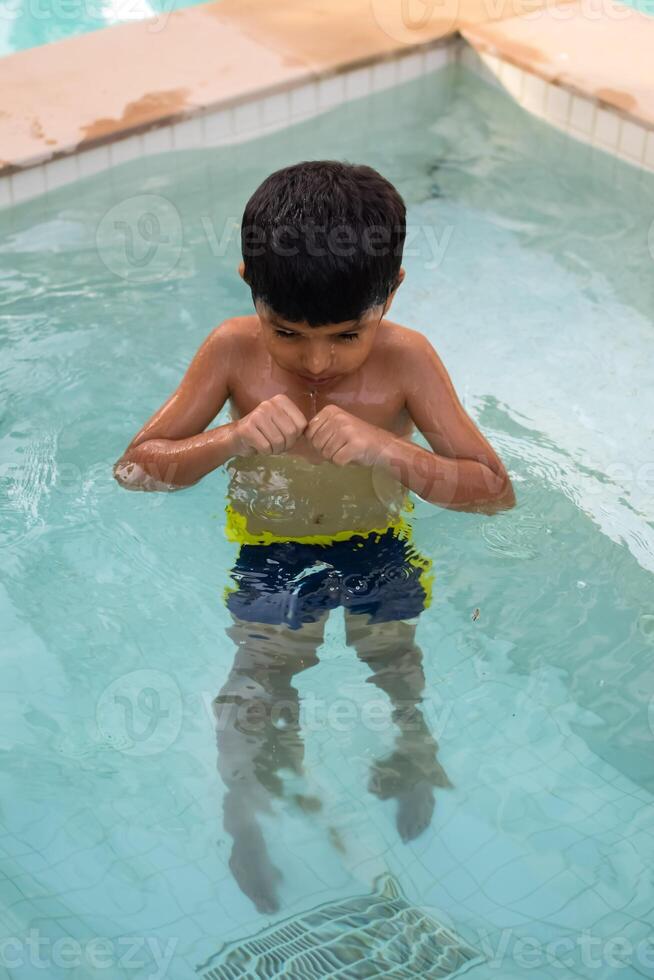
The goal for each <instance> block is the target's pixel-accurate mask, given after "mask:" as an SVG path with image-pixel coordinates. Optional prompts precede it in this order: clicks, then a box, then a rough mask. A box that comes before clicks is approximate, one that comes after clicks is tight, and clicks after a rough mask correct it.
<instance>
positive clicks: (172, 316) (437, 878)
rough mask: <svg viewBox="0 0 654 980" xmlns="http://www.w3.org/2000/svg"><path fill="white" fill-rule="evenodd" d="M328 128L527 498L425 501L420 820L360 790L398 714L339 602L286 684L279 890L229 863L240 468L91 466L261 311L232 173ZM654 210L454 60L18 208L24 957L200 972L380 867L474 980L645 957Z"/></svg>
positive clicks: (15, 376) (8, 460)
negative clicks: (433, 749)
mask: <svg viewBox="0 0 654 980" xmlns="http://www.w3.org/2000/svg"><path fill="white" fill-rule="evenodd" d="M321 157H333V158H341V159H348V160H352V161H365V162H367V163H370V164H371V165H372V166H374V167H377V168H378V169H379V170H380V171H381V172H382V173H384V174H385V175H386V176H388V177H389V179H391V180H392V181H393V182H394V183H395V184H396V185H397V186H398V188H399V190H400V191H401V193H402V194H403V195H404V197H405V200H406V202H407V206H408V211H409V224H410V234H409V237H408V241H407V249H406V252H405V260H404V265H405V268H406V269H407V278H406V281H405V283H404V284H403V286H402V288H401V289H400V290H399V292H398V294H397V297H396V300H395V304H394V307H393V315H394V317H395V318H396V319H397V320H398V321H399V322H401V323H406V324H407V325H409V326H412V327H415V328H419V329H421V330H423V331H424V332H425V333H426V334H427V335H428V336H429V337H430V339H431V340H432V342H433V343H434V345H435V346H436V348H437V349H438V350H439V352H440V353H441V356H442V357H443V360H444V362H445V364H446V366H447V367H448V369H449V371H450V373H451V375H452V378H453V381H454V383H455V386H456V387H457V390H458V391H459V393H460V395H461V397H462V400H463V401H464V404H465V405H466V407H467V409H468V411H470V413H471V414H472V415H473V417H474V418H475V419H476V420H477V422H478V423H479V424H480V425H481V427H482V429H483V431H484V433H485V434H486V435H487V436H488V437H489V439H490V441H491V442H492V444H493V445H494V446H495V447H496V448H497V450H498V452H499V453H500V454H501V456H502V458H503V460H504V462H505V463H506V464H507V466H508V468H509V470H510V472H511V476H512V479H513V482H514V486H515V490H516V494H517V496H518V506H517V507H516V508H515V509H514V510H512V511H509V512H506V513H502V514H500V515H497V516H496V517H493V518H487V517H484V516H480V515H470V514H457V513H451V512H448V511H445V510H439V509H437V508H433V507H431V506H428V505H425V504H423V503H421V502H417V506H416V510H415V512H414V513H413V522H414V537H415V540H416V543H417V545H418V546H419V548H420V549H421V551H422V552H423V553H425V554H426V555H428V556H429V557H430V558H432V559H433V562H434V571H435V576H436V580H435V584H434V593H433V600H432V604H431V606H430V608H429V609H428V610H427V611H426V612H425V613H424V614H423V615H422V616H421V619H420V622H419V625H418V630H417V636H416V638H417V641H418V643H419V644H420V647H421V648H422V651H423V654H424V670H425V674H426V680H427V690H426V696H425V699H424V702H423V705H422V712H423V716H424V719H425V722H426V727H427V730H428V733H429V737H431V738H434V739H436V740H437V741H438V761H439V763H440V765H441V766H442V768H443V771H444V773H445V774H446V776H447V779H448V780H449V782H450V783H451V784H452V785H451V787H450V788H443V789H440V790H438V791H437V794H436V808H435V812H434V816H433V819H432V821H431V824H430V826H429V829H428V830H427V831H425V832H424V833H423V834H422V835H421V836H419V837H418V838H417V839H416V840H414V841H413V842H410V843H408V844H404V843H402V841H401V840H400V838H399V836H398V832H397V829H396V826H395V809H394V805H393V802H392V801H390V800H386V801H384V800H380V799H378V798H377V797H376V796H375V795H373V794H371V793H369V792H368V791H367V782H368V774H369V772H370V770H371V767H373V766H374V761H375V760H380V759H383V758H385V757H388V756H389V754H391V753H392V752H393V751H394V746H395V740H396V735H397V730H396V728H395V726H394V725H392V724H390V722H389V719H388V714H386V715H384V714H383V703H384V702H383V699H380V698H379V692H376V691H375V689H374V688H371V686H370V685H369V684H367V683H366V679H367V677H368V671H367V669H366V668H365V667H364V665H362V664H361V663H360V662H359V661H358V660H357V658H356V656H355V655H354V653H353V651H351V650H349V649H348V648H347V647H346V646H345V644H344V639H343V619H342V611H340V610H339V611H338V612H337V613H335V614H334V613H333V614H332V615H331V616H330V619H329V621H328V625H327V636H326V641H325V644H324V646H323V647H322V648H321V650H320V651H319V658H320V663H319V664H318V665H317V666H315V667H312V668H311V669H310V670H306V671H305V672H304V673H302V674H300V675H299V676H298V678H297V682H296V687H297V690H298V693H299V697H300V699H301V704H302V711H303V716H302V721H303V727H304V752H305V758H304V764H305V769H306V776H305V778H304V779H303V780H302V779H300V778H299V777H298V776H297V774H296V775H292V774H291V773H289V772H288V771H283V772H282V774H281V775H282V779H283V784H284V793H283V794H282V795H279V796H276V795H275V794H274V793H271V807H270V812H269V813H268V814H267V815H266V816H265V817H264V819H263V828H264V835H265V838H266V840H267V842H268V848H269V851H270V857H271V860H272V862H273V864H274V865H275V866H276V867H277V868H279V869H281V870H282V872H283V876H284V877H283V881H282V882H281V886H280V900H281V906H282V907H281V909H280V911H279V912H278V913H276V914H274V915H272V916H268V915H265V914H260V913H258V912H257V911H256V910H255V908H254V906H253V904H252V902H251V901H250V899H248V898H247V897H246V896H245V895H244V894H243V892H242V891H241V890H240V888H239V887H238V885H237V884H236V882H235V880H234V877H233V876H232V874H231V873H230V869H229V866H228V858H229V847H230V844H231V841H230V839H229V837H228V836H227V835H226V834H225V833H224V830H223V826H222V802H223V788H222V784H221V781H220V779H219V776H218V774H217V771H216V761H217V760H216V740H215V730H214V719H213V712H212V702H213V700H214V698H215V697H216V695H217V694H218V691H219V690H220V688H221V687H222V685H223V683H224V681H225V678H226V675H227V672H228V671H229V668H230V666H231V664H232V660H233V656H234V647H233V644H232V641H231V640H230V638H229V637H228V635H226V630H227V629H228V628H229V626H230V618H229V616H228V614H227V610H226V609H225V607H224V605H223V604H222V601H221V596H222V592H223V589H224V586H225V585H226V584H228V578H227V576H228V570H229V568H230V566H231V565H232V563H233V561H234V559H235V557H236V548H235V546H233V545H232V544H231V543H229V542H228V541H226V540H225V538H224V535H223V530H222V529H223V520H224V502H225V490H226V486H227V476H226V474H225V473H224V472H222V471H220V472H216V473H215V474H212V475H211V476H210V477H208V478H206V479H205V480H204V481H202V482H201V483H200V484H199V485H198V486H196V487H193V488H191V489H189V490H187V491H185V492H183V493H178V494H171V495H148V494H128V493H125V492H124V491H121V490H120V489H119V488H118V486H117V485H116V484H115V483H114V482H113V481H112V479H111V469H110V468H111V463H112V462H113V461H114V460H115V459H116V458H117V456H118V455H119V453H120V452H121V451H122V450H123V448H124V447H125V444H126V442H127V441H128V439H129V438H130V437H131V435H132V434H133V433H134V432H135V431H136V430H137V428H138V427H139V425H140V424H141V422H142V421H143V420H144V419H145V418H147V417H148V416H149V414H150V413H151V412H152V410H153V408H154V407H156V406H157V405H158V404H160V402H161V401H162V400H163V398H164V397H165V396H166V395H167V394H168V393H169V392H170V391H171V390H172V389H173V387H174V386H175V385H176V383H177V381H178V379H179V377H180V375H181V373H182V371H183V370H184V368H185V366H186V364H187V363H188V360H189V358H190V356H191V354H192V352H193V351H194V350H195V349H196V347H197V346H198V344H199V342H200V341H201V339H202V338H203V337H204V336H205V335H206V334H207V332H208V331H209V330H210V329H211V327H212V326H214V325H215V324H216V323H218V322H220V320H222V319H223V318H224V317H226V316H229V315H233V314H235V313H238V312H243V311H247V310H248V309H249V297H248V295H247V292H246V289H245V287H244V285H243V284H242V282H241V280H240V279H239V278H238V276H237V275H236V271H235V269H236V264H237V261H238V249H237V240H238V236H237V233H236V228H237V224H238V221H239V218H240V214H241V211H242V207H243V205H244V203H245V201H246V200H247V197H248V196H249V194H250V193H251V190H252V188H254V187H255V186H257V184H258V183H259V182H260V181H261V179H263V177H264V176H265V175H266V174H267V173H269V172H270V171H271V170H273V169H275V168H276V167H279V166H282V165H284V164H285V163H288V162H292V161H296V160H300V159H305V158H321ZM652 215H654V180H653V179H652V177H651V176H650V175H647V174H645V173H641V172H639V171H637V170H636V169H634V168H630V167H629V166H627V165H625V164H623V163H621V162H620V161H618V160H615V159H613V158H610V157H608V156H605V155H603V154H601V153H598V152H596V151H593V150H592V149H590V148H589V147H586V146H582V145H578V144H576V143H573V142H571V141H569V140H567V139H566V138H565V137H563V136H562V135H560V134H559V133H557V132H555V131H553V130H551V129H549V128H548V127H546V126H545V125H543V124H541V123H540V122H538V121H537V120H535V119H533V118H532V117H529V116H527V115H526V114H525V113H523V112H522V111H521V110H520V109H519V108H517V107H516V106H515V105H514V104H513V102H512V101H511V100H510V99H509V98H508V97H506V96H504V95H503V94H502V93H501V92H500V91H499V90H497V89H494V88H491V87H488V86H486V85H485V84H483V83H482V82H481V81H479V80H478V79H477V78H475V77H473V76H472V75H469V74H467V73H465V72H464V71H462V70H461V69H460V68H448V69H445V70H443V71H441V72H439V73H438V74H437V75H433V76H426V77H425V78H423V79H420V80H417V81H415V82H411V83H410V84H408V85H404V86H402V87H399V88H397V89H395V90H392V91H391V92H384V93H382V94H380V95H375V96H372V97H370V98H369V99H365V100H361V101H358V102H353V103H350V104H348V105H346V106H343V107H340V108H338V109H336V110H334V111H332V112H331V113H329V114H327V115H324V116H322V117H318V118H315V119H312V120H310V121H308V122H305V123H303V124H301V125H298V126H295V127H293V128H292V129H289V130H287V131H284V132H283V133H278V134H275V135H272V136H270V137H267V138H266V139H262V140H259V141H257V143H256V144H252V143H250V144H241V145H238V146H234V147H231V148H228V149H221V150H220V151H193V152H186V153H182V152H178V153H174V154H166V155H161V156H158V157H152V158H149V159H146V160H142V161H134V162H132V163H128V164H125V165H123V166H121V167H120V168H116V169H115V170H112V171H110V172H109V173H105V174H101V175H98V176H97V177H95V178H89V179H87V180H85V181H84V182H80V183H79V184H77V185H75V186H74V187H70V188H62V189H61V190H60V191H57V192H55V193H54V194H53V195H52V196H51V198H50V204H49V206H48V208H47V209H45V207H44V199H37V200H34V201H32V202H29V203H27V204H25V205H22V206H20V207H19V208H15V209H13V210H11V211H5V212H2V213H1V214H0V254H1V255H2V263H1V265H2V270H3V272H2V276H3V286H4V289H3V291H2V296H3V298H2V301H1V306H0V317H1V320H0V330H1V337H2V344H3V350H4V356H3V359H2V366H1V368H0V378H1V381H2V385H1V387H2V391H3V393H4V395H3V411H2V427H1V429H0V454H1V455H0V460H1V461H2V483H3V496H2V498H0V501H1V502H0V506H1V508H2V511H1V516H2V521H1V527H2V539H1V540H2V546H3V550H2V554H3V559H4V560H3V563H2V584H1V587H0V619H1V621H2V623H3V624H4V627H5V629H4V634H5V635H4V649H3V715H4V719H5V725H4V734H3V742H2V761H3V766H2V769H1V776H0V779H1V780H2V782H1V786H2V792H1V794H0V796H1V799H2V811H1V822H2V830H1V832H0V848H1V849H2V854H3V855H4V858H3V869H4V875H5V877H4V878H2V879H0V890H1V895H2V904H3V908H4V910H5V911H4V912H3V929H4V933H5V935H6V936H7V937H8V939H9V941H10V943H9V944H8V945H5V946H3V947H2V951H3V953H2V955H3V957H4V967H5V969H6V971H7V973H8V975H9V976H11V977H20V978H22V977H32V976H42V975H45V974H44V971H43V968H42V967H41V966H39V965H38V960H37V959H36V957H37V956H38V957H40V958H41V961H42V962H44V963H45V964H46V966H47V975H48V976H52V977H60V976H61V977H64V976H65V977H73V978H75V980H78V978H82V977H84V978H86V977H88V976H94V975H96V973H97V974H98V975H111V976H112V977H139V978H140V977H148V976H149V977H154V976H157V977H162V976H166V977H171V978H175V980H177V978H183V977H187V976H194V975H196V973H195V970H196V968H198V967H201V966H202V965H204V964H207V963H214V962H215V961H214V960H213V959H212V957H213V956H214V955H215V954H216V952H217V951H218V950H219V949H220V947H221V946H222V944H223V943H224V942H227V941H231V940H237V939H239V940H240V939H245V938H246V937H251V936H253V935H255V934H256V933H258V932H259V931H260V930H261V929H262V928H263V927H264V926H266V925H268V924H269V923H276V922H278V921H280V920H284V919H285V918H287V917H288V916H305V917H306V915H307V913H308V911H309V910H311V909H313V908H315V907H317V906H321V905H322V904H324V903H345V902H347V901H348V900H350V899H353V898H354V897H356V896H360V895H363V894H370V893H372V891H373V887H374V884H373V883H374V882H375V881H377V880H379V877H380V876H383V875H391V876H392V878H393V879H394V880H395V881H396V882H397V883H398V884H399V886H400V887H401V890H402V892H403V894H404V896H405V897H406V900H407V901H408V902H409V903H410V904H411V905H412V907H414V908H416V909H418V910H420V912H421V914H423V915H426V916H429V917H430V918H431V919H433V920H436V921H437V922H439V923H442V924H444V925H445V926H447V928H448V929H450V930H451V931H452V932H453V933H455V934H456V936H457V937H459V938H460V940H461V942H462V943H467V944H469V945H470V946H471V947H472V948H474V949H475V950H477V951H479V952H480V954H481V957H482V959H483V962H481V963H478V964H477V965H475V966H474V967H473V968H472V969H471V970H470V971H469V973H470V976H471V977H475V978H480V980H482V978H489V977H498V976H500V977H501V978H502V980H513V978H523V977H525V976H537V977H538V978H539V980H540V978H549V977H560V976H566V977H567V976H581V977H597V978H602V980H604V978H608V977H613V976H620V977H624V978H631V977H640V976H651V975H654V973H653V970H654V968H653V966H652V963H653V961H654V951H653V950H652V949H651V947H650V946H649V945H647V944H648V942H649V940H650V936H651V931H652V930H651V908H652V904H653V903H652V883H651V878H650V871H649V868H650V866H651V860H652V851H653V850H654V844H653V833H654V817H653V816H652V792H653V790H654V779H653V774H652V764H651V739H652V727H651V726H652V723H653V721H654V719H653V717H652V716H653V714H654V709H652V708H651V703H650V698H651V695H652V670H651V661H652V650H653V645H654V589H653V578H652V572H653V571H654V532H653V530H652V522H653V520H654V495H653V494H652V484H653V482H654V471H653V469H652V464H651V462H650V461H651V460H652V459H654V455H653V451H654V433H653V432H652V430H651V426H649V425H648V421H647V420H649V419H651V418H652V409H653V407H654V406H653V405H652V401H653V397H652V390H653V385H652V364H653V363H654V357H653V356H652V355H653V353H654V350H653V348H654V337H653V334H652V322H651V312H652V295H651V287H650V283H651V269H652V261H654V260H653V258H652V254H651V250H652V249H653V248H654V244H653V238H654V232H652V230H651V224H650V223H651V220H652ZM121 222H122V225H121V224H120V223H121ZM117 223H118V225H117ZM117 227H119V229H122V230H121V233H120V235H119V236H118V237H116V228H117ZM180 229H181V230H182V232H183V238H180ZM648 236H649V238H648ZM648 240H649V243H650V244H649V247H648ZM477 610H478V614H477ZM371 704H375V705H378V710H377V709H376V711H377V713H376V714H375V712H371V711H369V710H367V709H368V708H369V707H370V705H371ZM334 706H336V708H334ZM424 744H427V739H426V738H425V743H424ZM264 776H265V773H264ZM300 795H301V797H302V799H303V800H304V801H305V805H303V806H298V796H300ZM307 801H309V802H307ZM301 921H303V920H301ZM30 930H32V931H30ZM66 938H67V940H68V944H69V945H68V946H66V944H65V943H63V942H62V941H63V940H64V939H66ZM36 939H38V940H41V945H40V946H38V947H36V954H35V952H34V949H35V946H34V943H35V940H36ZM618 939H619V940H622V942H621V944H620V943H618V942H616V940H618ZM71 941H72V944H73V945H71ZM74 944H76V945H74ZM75 957H76V959H75ZM621 959H622V960H624V961H625V963H626V965H625V966H624V968H623V967H622V966H621V965H620V963H621ZM73 960H74V963H73ZM138 963H140V964H141V965H136V964H138ZM103 964H104V966H103Z"/></svg>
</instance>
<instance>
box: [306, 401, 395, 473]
mask: <svg viewBox="0 0 654 980" xmlns="http://www.w3.org/2000/svg"><path fill="white" fill-rule="evenodd" d="M304 435H305V437H306V439H307V441H308V442H309V443H311V445H312V446H313V447H314V448H315V449H317V450H318V452H319V453H320V455H321V456H323V457H324V459H328V460H330V461H331V462H332V463H336V465H337V466H346V465H347V464H348V463H359V464H360V465H361V466H374V465H375V463H376V462H377V460H378V459H379V455H380V453H381V451H382V450H383V449H384V448H385V447H386V446H387V445H388V444H389V443H390V442H391V441H392V440H393V438H394V437H393V433H392V432H387V431H386V430H385V429H380V428H379V427H378V426H376V425H371V424H370V422H364V420H363V419H360V418H357V416H356V415H350V413H349V412H346V411H345V410H344V409H342V408H338V406H336V405H325V407H324V408H322V409H321V410H320V411H319V412H318V414H317V415H314V417H313V418H312V419H311V421H310V422H309V424H308V426H307V428H306V431H305V433H304Z"/></svg>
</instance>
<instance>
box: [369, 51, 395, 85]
mask: <svg viewBox="0 0 654 980" xmlns="http://www.w3.org/2000/svg"><path fill="white" fill-rule="evenodd" d="M396 80H397V63H396V62H395V60H394V59H390V60H389V61H379V62H377V64H376V65H373V66H372V69H371V72H370V85H371V89H372V91H373V92H383V91H384V89H387V88H392V86H393V85H395V82H396Z"/></svg>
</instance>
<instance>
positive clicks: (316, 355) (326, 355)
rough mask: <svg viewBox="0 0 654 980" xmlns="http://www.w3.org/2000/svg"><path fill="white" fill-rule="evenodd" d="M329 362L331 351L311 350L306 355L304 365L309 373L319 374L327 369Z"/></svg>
mask: <svg viewBox="0 0 654 980" xmlns="http://www.w3.org/2000/svg"><path fill="white" fill-rule="evenodd" d="M331 362H332V354H331V351H329V350H327V351H325V350H322V351H312V352H311V353H310V354H309V355H308V357H307V360H306V364H305V367H306V370H307V372H308V373H309V374H315V375H316V376H319V375H321V374H325V373H326V372H327V371H328V370H329V366H330V364H331Z"/></svg>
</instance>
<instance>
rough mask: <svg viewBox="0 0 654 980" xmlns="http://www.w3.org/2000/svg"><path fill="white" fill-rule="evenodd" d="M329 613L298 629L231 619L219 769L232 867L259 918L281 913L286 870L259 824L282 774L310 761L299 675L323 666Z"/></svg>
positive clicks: (218, 707)
mask: <svg viewBox="0 0 654 980" xmlns="http://www.w3.org/2000/svg"><path fill="white" fill-rule="evenodd" d="M327 615H328V613H327V612H325V613H324V614H323V615H322V617H321V618H320V619H319V620H318V621H317V622H315V623H304V624H303V625H302V627H301V628H300V629H297V630H293V629H290V628H289V627H288V626H286V625H284V624H282V625H270V624H267V623H258V622H250V621H246V620H242V619H240V618H238V617H236V616H234V615H233V614H232V620H233V623H232V626H230V627H229V628H228V629H227V631H226V632H227V633H228V635H229V636H230V637H231V638H232V640H233V641H234V643H235V644H236V655H235V657H234V663H233V665H232V668H231V670H230V673H229V676H228V678H227V680H226V682H225V684H224V685H223V688H222V690H221V691H220V693H219V694H218V696H217V697H216V699H215V701H214V715H215V720H216V739H217V745H218V770H219V772H220V775H221V777H222V780H223V782H224V783H225V786H226V789H227V793H226V795H225V799H224V826H225V830H226V831H227V833H228V834H229V835H230V836H231V837H232V838H233V842H234V843H233V846H232V853H231V858H230V862H229V863H230V868H231V870H232V873H233V874H234V877H235V878H236V881H237V882H238V885H239V887H240V888H241V890H242V891H243V892H244V893H245V894H246V895H248V896H249V898H251V899H252V901H253V902H254V904H255V905H256V907H257V909H258V910H259V911H260V912H273V911H275V910H276V909H277V908H278V907H279V903H278V899H277V883H278V881H279V879H280V877H281V875H280V872H279V871H278V870H277V869H276V868H275V867H274V865H273V864H272V862H271V860H270V857H269V855H268V852H267V849H266V844H265V841H264V838H263V834H262V832H261V828H260V826H259V823H258V815H259V814H260V813H266V812H270V809H271V807H270V803H271V799H272V798H274V797H275V796H281V795H282V782H281V779H280V777H279V775H278V770H280V769H283V768H290V769H292V770H294V771H295V772H298V773H301V771H302V762H303V755H304V746H303V743H302V738H301V733H300V727H299V715H300V701H299V697H298V693H297V690H296V688H295V687H294V686H293V684H292V680H293V678H294V676H295V675H296V674H298V673H300V672H301V671H303V670H306V669H307V668H309V667H312V666H313V665H314V664H316V663H317V662H318V658H317V655H316V651H317V649H318V647H319V646H320V644H321V643H322V641H323V635H324V628H325V621H326V619H327Z"/></svg>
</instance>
